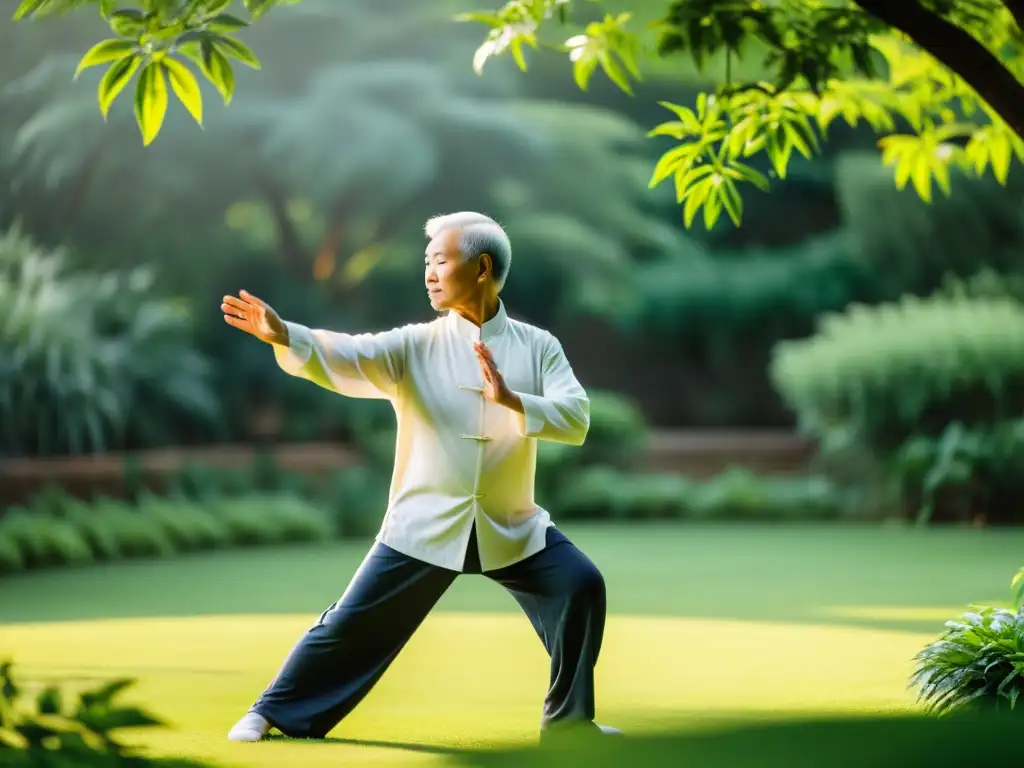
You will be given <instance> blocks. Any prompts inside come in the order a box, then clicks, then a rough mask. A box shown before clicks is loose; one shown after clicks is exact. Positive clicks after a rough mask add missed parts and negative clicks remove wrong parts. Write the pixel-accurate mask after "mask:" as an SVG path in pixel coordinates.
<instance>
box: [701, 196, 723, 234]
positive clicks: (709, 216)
mask: <svg viewBox="0 0 1024 768" xmlns="http://www.w3.org/2000/svg"><path fill="white" fill-rule="evenodd" d="M721 213H722V195H721V192H720V191H719V188H718V187H712V188H711V191H710V192H709V194H708V196H707V200H705V201H704V229H706V230H707V231H708V232H710V231H711V230H712V229H713V228H714V226H715V224H717V223H718V217H719V216H720V215H721Z"/></svg>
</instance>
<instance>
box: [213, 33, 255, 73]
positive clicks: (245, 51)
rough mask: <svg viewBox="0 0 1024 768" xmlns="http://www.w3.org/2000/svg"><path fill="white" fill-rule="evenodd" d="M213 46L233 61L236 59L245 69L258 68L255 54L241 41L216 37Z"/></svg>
mask: <svg viewBox="0 0 1024 768" xmlns="http://www.w3.org/2000/svg"><path fill="white" fill-rule="evenodd" d="M214 44H215V45H216V46H217V48H218V49H219V50H220V51H222V52H223V53H226V54H227V55H228V56H230V57H232V58H234V59H238V60H239V61H240V62H242V63H243V64H245V65H246V66H247V67H252V68H253V69H259V68H260V60H259V59H257V58H256V54H255V53H253V52H252V49H251V48H250V47H249V46H247V45H246V44H245V43H243V42H242V41H241V40H238V39H236V38H233V37H222V36H217V37H216V38H214Z"/></svg>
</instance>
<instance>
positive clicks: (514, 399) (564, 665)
mask: <svg viewBox="0 0 1024 768" xmlns="http://www.w3.org/2000/svg"><path fill="white" fill-rule="evenodd" d="M425 231H426V235H427V238H428V239H429V241H430V242H429V244H428V245H427V249H426V258H425V270H424V277H425V282H426V289H427V295H428V297H429V299H430V305H431V307H433V308H434V309H435V310H437V311H439V312H440V311H446V314H444V315H442V316H441V317H439V318H437V319H435V320H434V321H433V322H430V323H422V324H416V325H407V326H404V327H401V328H396V329H393V330H390V331H386V332H383V333H372V334H369V333H366V334H355V335H350V334H345V333H334V332H331V331H324V330H310V329H309V328H306V327H304V326H302V325H298V324H295V323H289V322H284V321H283V320H282V319H281V318H280V317H279V316H278V315H277V313H275V312H274V310H273V309H271V308H270V307H269V306H268V305H267V304H266V303H265V302H263V301H261V300H260V299H258V298H257V297H255V296H252V295H251V294H249V293H247V292H245V291H243V292H241V294H240V295H239V296H237V297H236V296H225V297H224V303H223V304H222V306H221V309H222V310H223V312H224V319H225V321H226V322H227V323H228V324H230V325H232V326H234V327H235V328H238V329H240V330H243V331H245V332H247V333H249V334H251V335H253V336H255V337H256V338H258V339H260V340H261V341H264V342H267V343H269V344H271V345H272V346H273V349H274V354H275V357H276V359H277V362H278V364H279V365H280V367H281V368H282V369H284V370H285V371H286V372H287V373H289V374H291V375H293V376H298V377H301V378H304V379H307V380H309V381H311V382H313V383H315V384H318V385H320V386H321V387H324V388H326V389H329V390H331V391H333V392H337V393H338V394H341V395H348V396H349V397H365V398H379V399H387V400H389V401H390V402H391V404H392V405H393V406H394V409H395V414H396V416H397V419H398V436H397V444H396V449H395V465H394V474H393V476H392V482H391V490H390V494H389V499H388V507H387V511H386V513H385V515H384V521H383V524H382V525H381V528H380V532H379V534H378V535H377V538H376V541H375V543H374V545H373V547H372V548H371V550H370V552H369V553H368V554H367V556H366V558H365V559H364V560H363V563H362V565H361V566H360V567H359V569H358V570H357V571H356V573H355V575H354V577H353V578H352V581H351V583H350V584H349V586H348V588H347V589H346V590H345V592H344V594H343V595H342V596H341V598H340V599H339V600H338V601H337V602H335V603H334V604H333V605H331V606H330V607H329V608H328V609H327V610H326V611H324V613H323V614H322V615H321V616H320V618H319V619H318V620H317V621H316V623H315V624H314V625H313V626H312V627H310V628H309V630H307V631H306V632H305V634H304V635H303V636H302V637H301V638H300V639H299V641H298V643H297V644H296V645H295V647H294V648H293V649H292V651H291V652H290V653H289V655H288V656H287V658H286V659H285V662H284V664H283V666H282V667H281V669H280V671H279V672H278V674H277V676H276V677H275V678H274V679H273V681H272V682H271V683H270V685H269V687H267V689H266V690H265V691H263V693H262V694H261V695H260V696H259V697H258V698H257V700H256V701H255V703H254V704H253V706H252V707H251V708H250V710H249V712H247V713H246V715H245V716H244V717H242V719H241V720H240V721H239V722H238V723H237V724H236V725H235V727H234V728H233V729H232V730H231V731H230V733H229V734H228V738H229V739H231V740H234V741H259V740H260V739H262V738H263V737H264V736H265V735H266V734H267V733H268V731H269V730H270V729H271V728H277V729H278V730H280V731H281V732H282V733H284V734H285V735H287V736H292V737H306V738H323V737H324V736H326V735H327V733H328V732H329V731H331V729H332V728H334V726H335V725H337V723H338V722H340V721H341V719H342V718H343V717H345V716H346V715H347V714H348V713H349V712H350V711H352V709H353V708H354V707H355V706H356V705H357V704H358V703H359V702H360V701H361V700H362V699H363V697H364V696H366V694H367V693H368V692H369V691H370V689H371V688H372V687H373V685H374V684H375V683H376V682H377V681H378V680H379V679H380V677H381V675H382V674H383V673H384V672H385V670H386V669H387V668H388V666H389V665H390V664H391V662H392V661H394V659H395V657H396V656H397V655H398V654H399V652H400V651H401V650H402V648H403V647H404V646H405V644H406V643H407V642H408V640H409V638H410V637H411V636H412V634H413V633H414V632H415V631H416V629H417V628H418V627H419V625H420V624H421V623H422V621H423V619H424V618H426V616H427V614H428V613H429V612H430V611H431V609H432V608H433V606H434V605H435V604H436V603H437V601H438V600H439V599H440V598H441V596H442V595H443V594H444V592H445V590H446V589H447V588H448V586H449V585H450V584H452V582H453V581H454V580H455V578H456V577H457V576H458V575H459V574H460V573H476V574H480V573H482V574H483V575H484V576H486V577H488V578H490V579H492V580H493V581H496V582H498V583H499V584H501V585H502V586H504V587H505V588H506V589H507V590H509V592H510V593H511V594H512V596H513V597H515V599H516V600H517V601H518V602H519V605H520V606H522V608H523V610H524V611H525V612H526V614H527V616H528V617H529V619H530V621H531V622H532V624H533V627H534V629H535V630H536V632H537V634H538V635H539V637H540V639H541V641H542V642H543V643H544V647H545V648H546V649H547V651H548V653H549V654H550V657H551V680H550V686H549V688H548V692H547V697H546V698H545V701H544V708H543V715H542V719H541V728H542V730H541V734H542V736H544V735H546V734H550V733H553V732H556V731H559V730H563V729H562V726H566V725H580V726H582V727H583V729H584V730H591V731H593V732H594V733H596V734H600V733H617V732H618V731H616V730H615V729H612V728H608V727H606V726H599V725H596V724H594V722H593V718H594V667H595V664H596V663H597V658H598V653H599V651H600V647H601V640H602V636H603V633H604V623H605V585H604V581H603V579H602V576H601V573H600V572H599V571H598V569H597V568H596V567H595V566H594V564H593V563H592V562H591V561H590V560H589V559H587V557H586V556H585V555H584V554H583V553H582V552H580V550H578V549H577V548H576V547H575V546H574V545H573V544H572V543H571V542H570V541H569V540H568V539H567V538H566V537H565V536H564V535H563V534H562V533H561V532H560V531H558V530H557V529H556V528H555V527H554V525H553V524H552V522H551V518H550V516H549V515H548V513H547V512H546V511H545V510H544V509H543V508H542V507H540V506H538V505H537V504H536V502H535V501H534V497H533V494H534V471H535V466H536V453H537V441H538V440H554V441H558V442H563V443H569V444H572V445H580V444H581V443H582V442H583V440H584V438H585V437H586V434H587V430H588V427H589V423H590V413H589V411H590V407H589V400H588V399H587V395H586V393H585V392H584V390H583V388H582V387H581V386H580V384H579V382H578V381H577V380H576V377H575V376H574V375H573V371H572V368H571V367H570V366H569V362H568V361H567V359H566V357H565V354H564V353H563V351H562V347H561V345H560V344H559V342H558V340H557V339H555V337H554V336H552V335H551V334H550V333H548V332H547V331H545V330H542V329H540V328H537V327H534V326H531V325H527V324H526V323H523V322H519V321H517V320H513V319H512V318H510V317H509V316H508V315H507V314H506V311H505V306H504V304H503V303H502V301H501V299H500V298H499V293H500V291H501V288H502V285H503V284H504V282H505V278H506V277H507V276H508V272H509V267H510V264H511V260H512V250H511V245H510V243H509V240H508V237H507V236H506V234H505V232H504V231H503V230H502V228H501V227H500V226H499V225H498V224H497V223H496V222H494V221H493V220H492V219H490V218H488V217H486V216H484V215H482V214H477V213H468V212H465V213H456V214H451V215H448V216H440V217H436V218H433V219H431V220H430V221H428V222H427V224H426V227H425ZM572 730H574V731H575V730H576V729H572Z"/></svg>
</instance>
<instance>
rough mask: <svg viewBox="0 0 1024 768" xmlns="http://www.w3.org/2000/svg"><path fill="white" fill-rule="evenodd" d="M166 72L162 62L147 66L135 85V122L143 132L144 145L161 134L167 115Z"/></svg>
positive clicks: (151, 63) (147, 144) (150, 63)
mask: <svg viewBox="0 0 1024 768" xmlns="http://www.w3.org/2000/svg"><path fill="white" fill-rule="evenodd" d="M165 73H166V70H165V68H164V66H163V64H162V63H161V62H157V61H151V62H149V63H148V64H146V66H145V68H144V69H143V70H142V73H141V74H140V75H139V79H138V82H137V83H136V84H135V120H136V121H137V122H138V124H139V130H140V131H141V132H142V143H143V145H144V146H149V145H150V144H152V143H153V140H154V139H155V138H156V137H157V134H159V133H160V128H161V127H163V124H164V117H165V116H166V115H167V79H166V74H165Z"/></svg>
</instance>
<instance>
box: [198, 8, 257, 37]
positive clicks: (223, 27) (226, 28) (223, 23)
mask: <svg viewBox="0 0 1024 768" xmlns="http://www.w3.org/2000/svg"><path fill="white" fill-rule="evenodd" d="M206 25H207V26H206V28H207V29H208V30H210V31H211V32H217V33H221V34H223V33H225V32H237V31H238V30H240V29H244V28H245V27H248V26H249V22H247V21H245V20H244V19H240V18H238V17H237V16H232V15H231V14H230V13H222V14H219V15H217V16H214V17H213V18H212V19H210V20H209V21H208V22H206Z"/></svg>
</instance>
